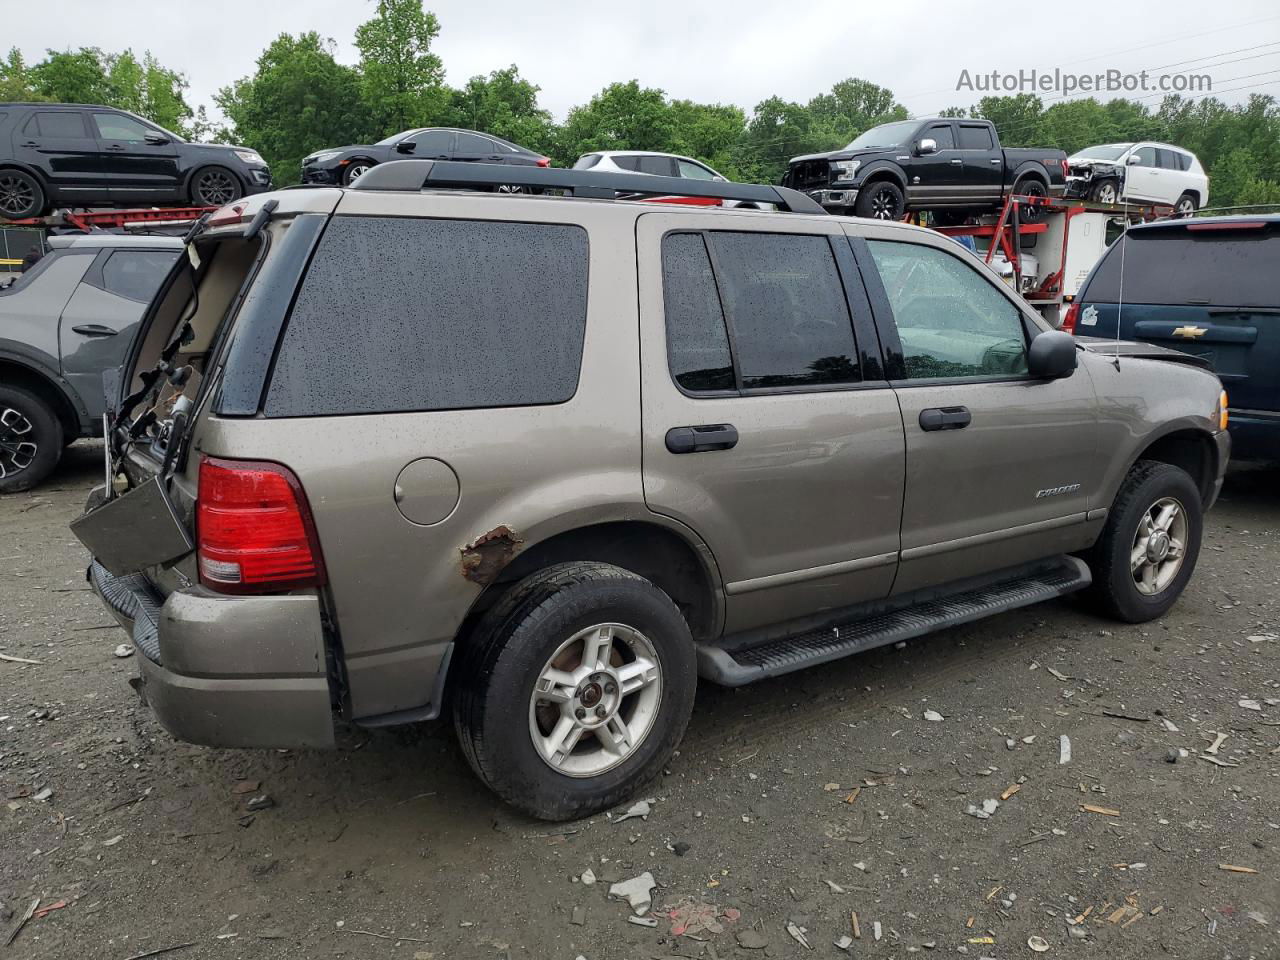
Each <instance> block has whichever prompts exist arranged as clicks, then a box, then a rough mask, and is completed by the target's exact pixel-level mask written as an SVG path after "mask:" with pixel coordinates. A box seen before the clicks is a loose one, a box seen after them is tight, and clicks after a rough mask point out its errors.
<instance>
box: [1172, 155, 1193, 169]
mask: <svg viewBox="0 0 1280 960" xmlns="http://www.w3.org/2000/svg"><path fill="white" fill-rule="evenodd" d="M1174 157H1175V158H1176V159H1177V161H1178V169H1179V170H1190V169H1191V154H1189V153H1174Z"/></svg>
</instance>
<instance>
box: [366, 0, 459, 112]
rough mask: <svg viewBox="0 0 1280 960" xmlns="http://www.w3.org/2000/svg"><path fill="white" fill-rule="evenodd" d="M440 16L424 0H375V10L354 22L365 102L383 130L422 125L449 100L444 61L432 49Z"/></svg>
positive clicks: (440, 110)
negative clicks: (428, 8)
mask: <svg viewBox="0 0 1280 960" xmlns="http://www.w3.org/2000/svg"><path fill="white" fill-rule="evenodd" d="M439 35H440V21H439V20H437V19H436V15H435V14H434V13H430V12H428V11H426V10H424V9H423V7H422V0H378V12H377V15H375V16H374V17H373V19H372V20H369V21H367V22H365V23H362V24H360V26H358V27H356V38H355V39H356V47H357V48H359V50H360V80H361V89H362V91H363V93H364V99H365V103H366V104H367V106H368V108H369V111H370V113H371V115H372V118H373V122H374V125H375V128H376V129H377V130H379V131H381V135H383V136H385V135H387V134H391V133H396V132H398V131H400V130H406V129H408V128H410V127H417V126H424V125H426V124H428V123H431V122H433V121H434V120H436V119H437V118H439V117H440V116H441V115H442V114H443V112H444V110H445V108H446V105H447V103H448V101H449V94H448V91H447V90H446V89H445V87H444V65H443V64H442V63H441V61H440V58H439V57H438V56H437V55H436V54H434V53H432V52H431V42H432V41H433V40H435V38H436V37H437V36H439Z"/></svg>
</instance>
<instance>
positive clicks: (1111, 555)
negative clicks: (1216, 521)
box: [1085, 460, 1204, 623]
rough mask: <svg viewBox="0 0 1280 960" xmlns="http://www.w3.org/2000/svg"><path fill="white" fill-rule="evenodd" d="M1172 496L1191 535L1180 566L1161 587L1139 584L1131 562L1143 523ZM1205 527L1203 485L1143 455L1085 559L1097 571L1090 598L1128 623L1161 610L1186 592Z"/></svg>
mask: <svg viewBox="0 0 1280 960" xmlns="http://www.w3.org/2000/svg"><path fill="white" fill-rule="evenodd" d="M1163 498H1172V499H1174V500H1176V501H1177V502H1178V503H1179V504H1180V505H1181V507H1182V509H1183V510H1184V512H1185V515H1186V524H1187V536H1186V544H1185V546H1184V550H1185V553H1184V556H1183V561H1182V565H1181V567H1180V568H1179V569H1178V571H1177V575H1176V576H1175V577H1174V578H1173V579H1172V581H1171V582H1170V583H1169V584H1168V586H1166V587H1165V588H1164V589H1163V590H1161V591H1160V592H1159V593H1156V594H1153V595H1146V594H1143V593H1141V592H1140V591H1139V590H1138V587H1137V585H1136V584H1135V582H1134V578H1133V573H1132V569H1131V567H1130V554H1131V552H1132V551H1133V548H1134V538H1135V536H1136V535H1137V532H1138V525H1139V524H1140V523H1141V522H1142V519H1143V517H1144V515H1145V514H1146V512H1147V511H1148V510H1149V509H1150V508H1151V507H1152V505H1154V504H1155V503H1156V502H1157V501H1159V500H1161V499H1163ZM1203 531H1204V514H1203V508H1202V506H1201V501H1200V491H1199V490H1198V489H1196V485H1195V481H1193V480H1192V479H1191V477H1190V475H1188V474H1187V472H1186V471H1185V470H1181V469H1179V468H1178V467H1175V466H1172V465H1170V464H1167V463H1159V462H1157V461H1155V460H1139V461H1138V462H1137V463H1136V464H1135V465H1134V467H1133V469H1132V470H1130V471H1129V475H1128V476H1127V477H1125V480H1124V483H1122V484H1121V485H1120V492H1119V493H1118V494H1117V495H1116V499H1115V502H1113V503H1112V505H1111V510H1110V512H1109V513H1108V515H1107V523H1106V526H1105V527H1103V530H1102V536H1101V537H1099V538H1098V542H1097V543H1096V544H1095V545H1094V547H1093V549H1092V550H1090V551H1089V553H1088V554H1086V555H1085V560H1086V562H1087V563H1088V564H1089V567H1090V569H1091V570H1092V571H1093V585H1092V586H1091V587H1090V588H1089V589H1088V591H1087V592H1086V593H1085V599H1086V601H1088V602H1089V604H1090V605H1091V606H1093V607H1094V609H1096V610H1097V611H1098V612H1099V613H1102V614H1105V615H1106V616H1109V617H1113V618H1114V619H1116V620H1122V621H1124V622H1126V623H1145V622H1146V621H1148V620H1154V619H1155V618H1156V617H1159V616H1162V615H1163V614H1164V613H1165V612H1166V611H1167V610H1168V609H1169V608H1170V607H1172V606H1173V604H1174V602H1175V601H1176V600H1177V599H1178V597H1179V596H1180V595H1181V594H1182V591H1183V588H1185V587H1186V585H1187V581H1189V580H1190V579H1191V574H1192V573H1193V572H1194V570H1195V566H1196V558H1197V557H1198V556H1199V554H1200V538H1201V535H1202V534H1203Z"/></svg>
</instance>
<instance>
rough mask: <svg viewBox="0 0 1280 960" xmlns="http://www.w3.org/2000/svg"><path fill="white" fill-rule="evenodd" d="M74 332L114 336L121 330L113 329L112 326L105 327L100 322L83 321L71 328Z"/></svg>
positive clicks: (92, 335) (83, 334)
mask: <svg viewBox="0 0 1280 960" xmlns="http://www.w3.org/2000/svg"><path fill="white" fill-rule="evenodd" d="M71 330H72V332H73V333H78V334H80V335H81V336H84V337H114V336H115V335H116V334H117V333H119V332H120V331H119V330H112V329H111V328H110V327H104V326H103V325H102V324H100V323H82V324H79V325H78V326H74V327H72V328H71Z"/></svg>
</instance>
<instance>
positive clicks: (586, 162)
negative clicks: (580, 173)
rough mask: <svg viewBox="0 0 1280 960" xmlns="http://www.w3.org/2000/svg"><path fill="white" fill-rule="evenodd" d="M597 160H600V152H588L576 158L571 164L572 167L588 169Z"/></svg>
mask: <svg viewBox="0 0 1280 960" xmlns="http://www.w3.org/2000/svg"><path fill="white" fill-rule="evenodd" d="M599 162H600V154H598V153H588V154H587V155H586V156H584V157H579V158H578V162H577V163H575V164H574V165H573V169H575V170H590V169H591V168H592V167H594V166H595V165H596V164H597V163H599Z"/></svg>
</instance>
